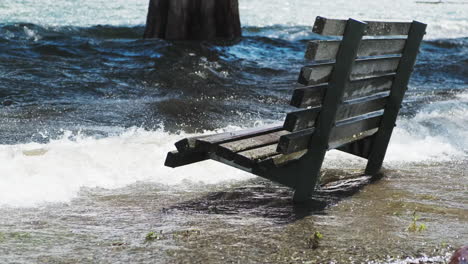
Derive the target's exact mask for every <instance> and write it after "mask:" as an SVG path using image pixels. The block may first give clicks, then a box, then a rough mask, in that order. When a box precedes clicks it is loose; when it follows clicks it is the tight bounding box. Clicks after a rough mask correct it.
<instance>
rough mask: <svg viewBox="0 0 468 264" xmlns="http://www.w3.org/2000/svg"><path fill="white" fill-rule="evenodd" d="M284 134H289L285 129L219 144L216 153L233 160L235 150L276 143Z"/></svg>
mask: <svg viewBox="0 0 468 264" xmlns="http://www.w3.org/2000/svg"><path fill="white" fill-rule="evenodd" d="M286 134H289V132H288V131H286V130H281V131H278V132H273V133H269V134H265V135H261V136H256V137H250V138H246V139H241V140H236V141H232V142H228V143H224V144H220V145H219V146H218V147H217V149H216V154H217V155H218V156H220V157H223V158H225V159H227V160H233V159H234V156H235V153H237V152H241V151H246V150H250V149H254V148H259V147H263V146H266V145H271V144H274V143H278V141H279V138H280V137H281V136H284V135H286Z"/></svg>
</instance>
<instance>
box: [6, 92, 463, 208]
mask: <svg viewBox="0 0 468 264" xmlns="http://www.w3.org/2000/svg"><path fill="white" fill-rule="evenodd" d="M458 99H459V100H451V101H444V102H436V103H433V104H431V105H428V106H427V107H425V108H423V109H422V110H421V111H420V112H419V113H418V114H416V116H415V117H414V118H411V119H404V118H403V119H401V120H400V121H399V122H398V127H397V128H396V130H395V133H394V134H393V137H392V141H391V144H390V147H389V150H388V154H387V157H386V161H385V164H386V166H390V167H392V166H401V165H402V164H403V165H404V164H411V163H415V162H418V163H421V162H424V163H431V162H441V161H450V160H453V159H466V158H467V157H468V156H467V154H468V140H467V139H468V96H467V95H466V94H463V95H460V96H459V98H458ZM434 126H435V127H437V126H438V127H440V129H434ZM237 129H240V128H239V127H228V128H225V129H222V130H220V131H230V130H237ZM213 132H219V131H209V132H206V133H205V134H210V133H213ZM189 136H195V135H191V134H180V135H175V134H170V133H167V132H164V131H162V130H158V131H145V130H143V129H136V128H131V129H127V130H125V132H123V133H121V134H120V135H118V136H111V137H107V138H101V139H96V138H93V137H83V136H80V135H74V136H72V135H71V133H69V132H65V133H64V135H63V137H62V138H60V139H57V140H52V141H51V142H50V143H47V144H38V143H29V144H18V145H1V146H0V163H1V164H2V177H0V204H2V205H9V206H34V205H37V204H40V203H43V202H67V201H70V200H71V199H72V198H74V197H76V196H77V195H78V193H79V191H80V188H82V187H101V188H109V189H113V188H119V187H124V186H126V185H129V184H132V183H136V182H139V181H147V182H153V183H158V184H163V185H170V186H173V187H175V188H188V186H190V184H188V183H194V184H214V183H222V182H229V181H234V180H235V181H239V180H245V179H248V178H251V177H254V176H253V175H250V174H247V173H244V172H242V171H240V170H237V169H233V168H231V167H228V166H225V165H223V164H220V163H217V162H214V161H206V162H203V163H197V164H192V165H190V166H185V167H181V168H177V169H171V168H167V167H165V166H164V160H165V158H166V153H167V152H168V151H171V150H173V149H174V145H173V143H174V142H176V141H177V140H179V139H181V138H184V137H189ZM355 160H356V158H355V157H352V156H350V155H347V154H341V153H339V152H335V153H331V154H329V155H327V162H326V163H325V165H324V166H325V168H326V167H327V166H328V165H333V166H335V167H336V164H339V166H340V167H341V168H348V169H349V168H352V167H354V166H356V165H355V164H353V162H354V161H355Z"/></svg>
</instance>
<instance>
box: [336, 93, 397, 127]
mask: <svg viewBox="0 0 468 264" xmlns="http://www.w3.org/2000/svg"><path fill="white" fill-rule="evenodd" d="M388 95H389V93H388V92H383V93H379V94H375V95H372V96H368V97H364V98H358V99H353V100H347V101H344V102H343V104H342V105H341V106H340V108H338V113H336V121H341V120H344V119H348V118H352V117H355V116H360V115H364V114H367V113H370V112H375V111H379V110H383V109H384V107H385V104H386V103H387V100H388Z"/></svg>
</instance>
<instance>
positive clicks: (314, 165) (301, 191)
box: [292, 151, 326, 203]
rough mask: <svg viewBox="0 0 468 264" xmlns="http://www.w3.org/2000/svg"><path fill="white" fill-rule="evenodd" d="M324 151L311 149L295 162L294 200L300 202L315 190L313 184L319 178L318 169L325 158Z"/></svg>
mask: <svg viewBox="0 0 468 264" xmlns="http://www.w3.org/2000/svg"><path fill="white" fill-rule="evenodd" d="M325 152H326V151H312V153H308V154H306V155H305V156H304V157H302V159H301V160H300V162H299V164H297V167H296V170H295V171H293V172H292V173H294V174H295V175H296V186H295V191H294V198H293V200H294V202H296V203H300V202H305V201H307V200H309V199H310V196H311V195H312V193H313V192H314V190H315V186H316V185H317V182H318V181H319V179H320V169H321V168H322V163H323V160H324V158H325Z"/></svg>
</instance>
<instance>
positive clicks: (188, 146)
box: [175, 123, 283, 152]
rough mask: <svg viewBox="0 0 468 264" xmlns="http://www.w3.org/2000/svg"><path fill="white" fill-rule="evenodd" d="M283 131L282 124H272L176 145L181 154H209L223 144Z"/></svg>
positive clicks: (183, 140)
mask: <svg viewBox="0 0 468 264" xmlns="http://www.w3.org/2000/svg"><path fill="white" fill-rule="evenodd" d="M282 129H283V125H282V124H278V123H276V124H271V125H266V126H262V127H255V128H249V129H244V130H239V131H232V132H225V133H220V134H213V135H204V136H200V137H191V138H184V139H182V140H180V141H178V142H176V143H175V146H176V148H177V150H178V151H179V152H186V151H191V152H207V151H212V150H213V149H212V148H213V145H217V144H222V143H226V142H230V141H234V140H239V139H244V138H249V137H254V136H258V135H263V134H268V133H272V132H276V131H279V130H282Z"/></svg>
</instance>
